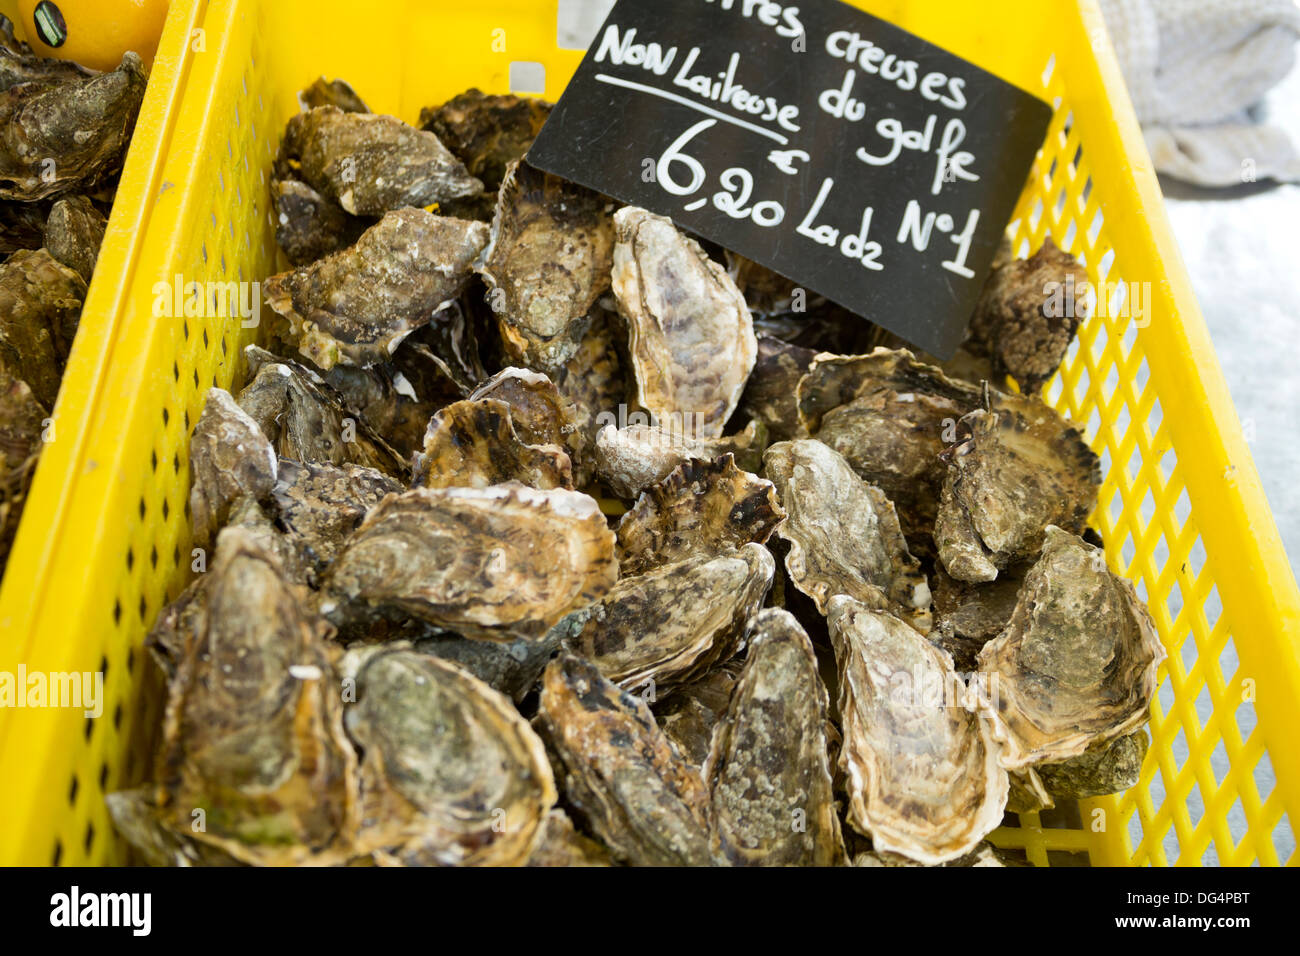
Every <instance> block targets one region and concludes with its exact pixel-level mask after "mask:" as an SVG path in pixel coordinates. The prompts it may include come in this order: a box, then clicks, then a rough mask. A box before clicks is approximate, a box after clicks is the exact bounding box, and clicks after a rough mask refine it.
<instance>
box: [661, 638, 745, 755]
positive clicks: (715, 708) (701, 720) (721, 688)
mask: <svg viewBox="0 0 1300 956" xmlns="http://www.w3.org/2000/svg"><path fill="white" fill-rule="evenodd" d="M740 667H741V664H740V661H739V658H734V657H733V658H732V659H731V660H730V661H727V662H724V663H722V664H719V665H717V666H716V667H714V668H713V669H712V670H710V671H709V672H708V673H707V674H705V675H704V676H703V677H701V678H700V679H699V680H694V681H691V682H690V683H689V684H683V685H682V686H680V687H677V688H675V689H674V690H673V692H672V693H671V694H670V695H669V696H668V697H667V698H664V699H662V700H659V701H656V702H655V703H653V704H652V705H651V708H652V709H653V710H654V714H655V720H656V721H658V723H659V726H660V727H661V728H662V729H663V732H664V733H665V734H667V735H668V739H669V740H671V741H672V742H673V744H674V745H675V746H676V747H677V750H678V751H679V752H680V753H681V755H682V756H683V757H685V758H686V759H687V760H689V761H690V762H691V763H692V764H694V765H695V766H697V767H703V766H704V761H705V760H707V759H708V757H709V748H710V747H711V746H712V743H713V728H714V727H716V726H717V724H718V721H719V720H720V719H721V718H722V715H723V714H724V713H725V712H726V710H727V704H729V703H730V702H731V692H732V689H733V688H734V687H735V686H736V680H737V678H738V677H739V675H740Z"/></svg>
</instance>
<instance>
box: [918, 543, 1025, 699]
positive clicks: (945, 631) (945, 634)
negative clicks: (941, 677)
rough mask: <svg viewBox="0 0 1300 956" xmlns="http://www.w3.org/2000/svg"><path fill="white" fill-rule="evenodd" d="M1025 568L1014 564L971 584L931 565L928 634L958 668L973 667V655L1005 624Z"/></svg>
mask: <svg viewBox="0 0 1300 956" xmlns="http://www.w3.org/2000/svg"><path fill="white" fill-rule="evenodd" d="M1027 570H1028V568H1027V567H1025V566H1021V565H1017V566H1016V567H1014V568H1011V569H1009V570H1008V571H1006V572H1003V573H1002V574H999V575H998V577H997V580H995V581H989V582H987V583H981V584H971V583H969V582H966V581H957V580H955V579H954V578H952V577H950V576H949V575H948V574H946V573H944V570H943V568H942V567H936V568H935V569H934V571H933V573H932V574H931V576H930V591H931V596H932V598H933V601H932V607H933V610H934V629H933V630H932V631H931V632H930V634H929V637H930V640H931V641H932V642H933V643H934V644H935V645H936V646H938V647H941V648H943V650H945V651H947V652H948V653H949V654H951V655H952V659H953V663H954V665H955V666H956V668H957V670H958V671H960V672H962V673H969V672H971V671H974V670H975V669H976V664H975V658H976V655H978V654H979V652H980V650H981V649H982V648H983V647H984V645H985V644H987V643H988V642H989V641H991V640H993V638H995V637H997V636H998V634H1000V633H1001V632H1002V629H1003V628H1004V627H1006V626H1007V622H1008V621H1009V620H1011V612H1012V611H1014V610H1015V609H1016V598H1017V597H1018V596H1019V594H1020V586H1021V584H1023V583H1024V580H1025V572H1026V571H1027Z"/></svg>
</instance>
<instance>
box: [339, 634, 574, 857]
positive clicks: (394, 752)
mask: <svg viewBox="0 0 1300 956" xmlns="http://www.w3.org/2000/svg"><path fill="white" fill-rule="evenodd" d="M342 673H343V676H344V678H345V679H347V678H351V679H353V680H354V681H355V687H356V701H355V703H352V704H350V705H349V707H348V711H347V717H346V721H345V723H346V727H347V732H348V734H349V735H350V736H351V738H352V740H353V741H355V742H356V745H357V747H358V749H359V751H360V753H361V760H360V763H359V766H358V770H357V773H358V779H359V783H360V797H359V801H360V802H359V817H360V827H359V833H358V837H357V839H358V845H359V847H360V848H361V849H363V850H366V851H368V852H373V853H375V855H376V861H377V862H380V863H397V864H401V865H406V866H428V865H438V866H453V865H461V866H511V865H522V864H523V863H524V862H526V861H527V860H528V858H529V857H530V856H531V855H532V852H533V849H534V848H535V847H536V845H537V842H538V840H539V838H540V837H541V834H542V825H543V823H544V821H545V819H546V814H547V812H548V811H549V810H550V808H551V807H552V806H554V804H555V799H556V792H555V781H554V779H553V777H552V775H551V767H550V764H549V763H548V762H547V759H546V751H545V750H544V748H543V747H542V742H541V740H539V739H538V738H537V735H536V734H535V733H534V732H533V730H532V728H531V727H529V726H528V723H527V722H526V721H525V720H524V719H523V718H522V717H520V716H519V713H518V712H517V711H516V710H515V708H514V705H513V704H511V702H510V701H509V700H508V699H507V698H505V697H504V696H502V695H501V694H499V693H497V692H496V691H494V690H493V689H492V688H490V687H488V686H487V685H486V684H484V683H483V682H482V681H480V680H479V679H478V678H476V677H474V676H473V675H471V674H470V673H469V672H468V671H466V670H463V669H462V668H460V667H459V666H457V665H456V664H453V663H451V662H449V661H445V660H441V659H439V658H437V657H433V656H431V655H429V654H422V653H420V652H418V651H415V650H412V649H410V648H408V647H401V646H397V647H393V646H384V647H369V648H362V649H359V650H355V651H349V652H348V655H347V656H346V657H345V658H344V660H343V666H342Z"/></svg>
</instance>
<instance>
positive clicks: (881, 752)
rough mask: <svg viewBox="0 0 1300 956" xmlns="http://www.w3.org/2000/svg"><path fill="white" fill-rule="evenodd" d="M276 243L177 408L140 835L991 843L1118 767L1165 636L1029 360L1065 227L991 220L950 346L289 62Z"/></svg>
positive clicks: (472, 113) (253, 851)
mask: <svg viewBox="0 0 1300 956" xmlns="http://www.w3.org/2000/svg"><path fill="white" fill-rule="evenodd" d="M301 102H302V105H303V110H302V112H300V113H299V114H298V115H296V116H294V117H293V119H292V120H291V121H290V122H289V125H288V129H287V130H286V134H285V137H284V141H283V146H282V149H281V152H280V155H279V158H278V159H277V162H276V167H275V181H274V184H273V187H272V188H273V190H274V195H275V199H276V205H277V210H278V215H279V220H278V221H279V241H280V245H281V247H282V249H283V251H284V254H285V256H286V257H287V259H288V260H289V262H290V263H292V264H293V268H292V269H290V270H289V271H286V272H284V273H282V274H280V275H276V276H273V277H272V278H271V279H270V280H269V281H268V282H267V284H266V290H267V297H268V300H269V302H270V303H271V305H272V306H273V308H274V311H275V313H276V314H277V316H278V317H279V320H280V321H278V322H277V324H276V325H275V327H274V328H270V329H266V330H264V333H265V334H264V336H263V343H264V346H265V347H250V348H249V349H248V353H247V360H248V369H249V374H248V384H247V385H246V386H245V387H244V388H243V389H242V391H240V392H239V393H238V395H231V394H229V393H227V392H224V391H222V390H220V389H213V390H212V391H211V392H210V393H209V395H208V399H207V405H206V408H205V410H204V412H203V415H202V418H201V419H200V420H199V422H198V423H197V425H196V427H195V429H194V435H193V440H192V444H191V452H190V473H191V476H192V481H193V485H192V491H191V497H190V512H191V515H190V516H191V519H192V523H193V529H194V535H195V539H196V543H197V544H198V546H199V547H200V548H201V549H203V550H202V551H201V552H200V553H201V554H203V555H209V557H207V558H206V564H205V567H204V571H203V573H201V574H199V575H198V577H197V578H196V579H195V581H194V582H193V584H192V585H191V586H190V587H189V588H188V589H187V590H186V591H185V592H184V593H183V594H182V595H181V597H180V598H179V599H178V600H177V601H176V602H175V603H173V604H172V605H171V606H170V607H169V608H167V609H166V610H165V611H164V612H163V614H162V616H161V618H160V620H159V621H158V624H157V626H156V628H155V630H154V631H153V633H152V635H151V637H150V639H149V645H150V647H151V648H152V650H153V651H154V652H155V655H156V657H157V659H158V661H159V662H160V664H161V666H162V668H163V670H164V672H165V674H166V677H167V682H168V695H167V703H166V711H165V717H164V721H163V727H162V734H161V736H162V745H161V750H160V752H159V753H158V757H157V763H156V767H155V772H154V779H153V781H152V782H151V783H150V784H149V785H147V786H145V787H143V788H141V789H138V790H133V791H126V792H122V793H117V794H114V795H112V796H111V797H110V798H109V799H110V805H111V809H112V812H113V815H114V819H115V820H116V823H117V826H118V828H119V829H120V830H121V831H122V833H124V834H125V835H126V836H127V837H128V838H129V839H130V840H131V841H132V842H133V843H134V844H135V845H136V846H137V847H138V848H139V850H140V851H141V853H142V855H143V857H144V858H145V859H146V860H148V861H150V862H154V863H172V864H182V865H186V864H318V865H356V864H379V865H428V864H435V865H455V864H466V865H479V864H518V865H522V864H528V865H540V866H556V865H609V864H631V865H677V864H682V865H706V864H719V865H797V864H811V865H837V864H846V863H856V864H859V865H885V866H895V865H914V864H921V865H944V864H960V865H1002V862H1003V860H1002V858H1001V857H1000V856H999V854H998V853H996V852H994V850H993V849H992V847H991V846H990V845H989V844H988V843H987V842H986V840H985V838H986V837H987V836H988V835H989V833H990V832H991V831H992V830H994V829H995V828H996V827H998V826H999V825H1000V823H1001V822H1002V820H1003V816H1004V813H1005V812H1006V811H1007V810H1008V809H1009V808H1010V809H1011V810H1013V811H1019V812H1023V811H1025V810H1029V809H1038V808H1043V807H1048V806H1051V805H1052V804H1053V802H1054V801H1056V800H1070V799H1074V798H1077V797H1082V796H1089V795H1095V794H1101V793H1108V792H1114V791H1116V790H1120V789H1124V788H1126V787H1128V786H1130V785H1132V784H1133V782H1134V781H1135V779H1136V774H1137V772H1138V768H1139V766H1140V764H1141V760H1142V756H1143V753H1144V750H1145V745H1146V737H1145V731H1144V730H1143V728H1142V725H1143V723H1144V722H1145V720H1146V718H1147V708H1148V705H1149V703H1150V699H1151V696H1152V693H1153V691H1154V689H1155V676H1156V669H1157V666H1158V665H1159V663H1160V661H1161V660H1162V658H1163V656H1164V652H1163V650H1162V648H1161V645H1160V643H1159V642H1158V640H1157V638H1156V635H1155V632H1154V630H1153V627H1152V624H1151V620H1150V618H1149V617H1148V615H1147V612H1146V610H1145V608H1144V607H1143V606H1142V604H1141V603H1140V602H1139V601H1138V599H1137V597H1136V595H1135V593H1134V590H1133V588H1132V586H1131V585H1130V584H1129V583H1128V582H1126V581H1124V580H1121V579H1120V578H1118V577H1116V576H1115V575H1113V574H1112V573H1111V572H1110V570H1109V569H1108V568H1107V565H1106V562H1105V559H1104V557H1103V554H1102V552H1101V551H1100V550H1099V548H1098V547H1097V544H1096V542H1095V541H1093V540H1089V539H1090V538H1091V537H1092V533H1091V532H1090V531H1088V529H1087V527H1086V520H1087V518H1088V516H1089V515H1090V514H1091V512H1092V511H1093V509H1094V507H1095V504H1096V495H1097V487H1098V484H1099V468H1098V460H1097V458H1096V456H1095V455H1094V454H1093V453H1092V451H1091V450H1090V449H1089V448H1088V446H1087V445H1086V444H1085V442H1084V441H1083V438H1082V436H1081V435H1080V433H1079V432H1078V430H1077V429H1076V428H1075V427H1074V426H1072V425H1071V424H1069V423H1068V422H1066V421H1063V420H1062V419H1061V418H1059V417H1058V416H1057V414H1056V413H1055V412H1054V411H1052V410H1051V409H1050V408H1048V407H1047V406H1046V405H1044V404H1043V403H1042V402H1041V401H1039V400H1038V399H1037V398H1031V397H1026V396H1025V395H1021V394H1017V393H1015V392H1013V391H1003V390H1001V389H999V388H996V387H995V384H996V383H1002V384H1004V385H1005V384H1006V383H1007V380H1008V379H1007V376H1008V375H1010V376H1014V377H1015V378H1016V379H1017V380H1018V381H1019V382H1020V383H1022V384H1024V385H1026V386H1027V390H1028V387H1035V388H1036V387H1037V386H1039V385H1041V384H1042V382H1043V381H1045V380H1046V379H1047V378H1048V377H1049V376H1050V375H1051V373H1052V371H1053V369H1055V367H1056V366H1057V364H1059V362H1060V360H1061V357H1062V354H1063V352H1064V350H1065V348H1066V346H1067V345H1068V343H1069V341H1070V339H1071V337H1072V336H1073V332H1074V327H1073V322H1074V320H1072V319H1053V318H1050V317H1049V316H1048V315H1047V314H1046V310H1044V308H1043V301H1044V294H1045V293H1044V281H1045V277H1046V278H1047V279H1048V280H1049V283H1048V284H1049V285H1050V282H1055V281H1065V276H1066V275H1067V274H1068V273H1069V271H1070V270H1071V269H1072V268H1074V267H1075V264H1074V262H1073V261H1072V260H1071V259H1070V258H1069V257H1067V256H1065V255H1063V254H1062V253H1061V252H1060V251H1059V250H1057V249H1055V247H1053V246H1050V244H1049V245H1048V246H1046V247H1045V248H1044V249H1043V250H1041V251H1040V252H1039V253H1038V254H1037V255H1035V256H1034V257H1033V258H1030V259H1027V260H1013V259H1011V258H1010V257H1007V258H1006V259H1005V261H1003V262H1001V263H1000V264H999V267H998V270H997V272H996V273H995V274H994V276H993V278H992V279H991V280H990V282H989V285H988V288H987V290H986V293H985V295H984V299H983V301H982V302H981V304H980V308H979V311H978V313H977V315H976V316H975V317H974V318H973V320H972V335H971V338H970V341H969V342H968V343H967V345H966V346H965V347H964V348H963V350H962V353H961V355H960V356H959V357H958V358H957V359H955V360H954V361H953V362H952V363H949V365H948V366H947V368H948V370H947V371H945V370H944V369H943V368H940V367H938V366H937V365H936V364H933V363H932V362H927V361H923V360H922V358H923V357H917V356H915V355H913V354H912V353H911V352H908V351H906V350H904V349H901V348H889V347H887V346H888V345H890V344H897V343H893V342H891V340H890V339H889V337H888V335H887V334H886V333H884V332H882V331H881V330H879V329H877V328H875V327H874V326H871V325H870V324H869V323H867V322H866V321H864V320H863V319H862V318H860V317H858V316H855V315H852V314H849V313H847V312H845V311H844V310H842V309H839V308H838V307H836V306H834V305H833V304H831V303H829V302H826V301H822V300H813V301H811V302H807V303H806V304H807V306H808V308H807V309H805V310H802V311H798V310H796V309H795V308H794V304H795V303H796V302H798V301H800V300H801V299H803V296H802V295H796V294H794V293H795V290H794V287H793V286H792V285H791V284H790V283H789V282H787V281H785V280H784V279H782V278H780V277H779V276H776V275H774V274H772V273H770V272H768V271H766V270H764V269H763V268H761V267H760V266H758V265H756V264H755V263H752V262H747V261H745V260H742V259H739V258H737V257H735V256H732V255H729V254H727V253H725V252H724V251H723V250H719V249H716V248H712V247H709V246H708V245H707V244H705V243H703V242H701V241H697V240H696V239H693V238H692V237H690V236H687V235H685V234H683V233H682V232H681V231H679V230H678V229H677V228H676V227H675V226H674V225H673V223H672V222H670V221H669V220H668V219H665V218H662V217H659V216H656V215H652V214H651V213H649V212H646V211H645V210H642V209H637V208H633V207H629V206H622V207H620V206H619V204H617V203H616V202H614V201H612V200H610V199H608V198H606V197H603V196H600V195H596V194H594V193H592V192H590V191H589V190H586V189H584V188H581V187H579V186H576V185H574V184H572V183H569V182H565V181H562V180H560V179H557V178H556V177H554V176H551V175H548V174H546V173H544V172H541V171H539V170H537V169H534V168H532V167H530V166H529V165H528V164H527V163H526V161H523V160H522V159H521V157H522V156H523V154H524V153H525V151H526V150H527V148H528V145H529V143H530V142H531V140H532V138H533V136H534V135H535V134H536V133H537V131H538V129H539V128H540V126H541V124H542V122H543V121H544V120H545V117H546V113H547V107H546V105H545V104H543V103H540V102H536V101H531V100H527V99H520V98H517V97H514V96H488V95H484V94H482V93H479V92H478V91H474V90H472V91H470V92H468V93H465V94H462V95H460V96H457V97H456V98H455V99H453V100H451V101H450V102H448V103H446V104H443V105H442V106H440V107H438V108H437V109H433V110H426V111H425V114H424V116H423V118H422V127H423V128H421V129H416V128H414V127H411V126H408V125H406V124H404V123H402V122H400V121H399V120H397V119H394V118H392V117H388V116H380V115H375V114H372V113H370V112H368V111H367V110H366V107H365V105H364V103H362V101H361V100H360V99H359V98H358V97H357V96H356V94H355V93H354V92H353V91H352V90H351V89H350V88H348V87H347V86H346V85H345V84H343V83H341V82H338V81H335V82H333V83H325V82H324V81H323V80H322V81H320V82H318V83H317V84H315V85H314V86H313V87H311V88H310V89H308V90H306V91H304V92H303V94H302V97H301Z"/></svg>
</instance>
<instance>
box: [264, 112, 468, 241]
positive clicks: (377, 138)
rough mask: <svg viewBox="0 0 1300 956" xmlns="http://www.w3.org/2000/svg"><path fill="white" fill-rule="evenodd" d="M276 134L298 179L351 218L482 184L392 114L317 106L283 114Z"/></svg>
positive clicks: (418, 203) (458, 193)
mask: <svg viewBox="0 0 1300 956" xmlns="http://www.w3.org/2000/svg"><path fill="white" fill-rule="evenodd" d="M284 136H285V143H284V147H283V149H284V152H285V153H286V154H287V155H288V156H290V157H292V158H294V159H296V160H297V161H298V164H299V167H298V171H299V178H301V179H302V180H303V181H304V182H305V183H307V185H309V186H311V187H312V188H313V189H315V190H316V191H317V192H319V193H321V194H322V195H324V196H327V197H329V198H330V199H331V200H333V201H335V202H337V203H338V204H339V205H340V206H341V207H343V209H344V210H345V211H346V212H350V213H352V214H353V215H356V216H382V215H383V214H384V213H386V212H390V211H392V210H395V209H402V208H403V207H407V206H428V205H430V204H431V203H435V202H438V201H440V200H444V199H455V198H457V197H459V196H473V195H475V194H476V193H479V192H481V191H482V190H483V184H482V183H481V182H479V180H477V179H475V178H474V177H473V176H471V175H469V173H468V172H466V170H465V167H464V165H463V164H462V163H461V161H460V160H458V159H457V158H456V157H455V156H453V155H452V154H451V153H450V152H449V151H448V150H447V148H446V147H445V146H443V145H442V142H441V141H440V140H439V139H438V137H437V136H435V135H433V134H432V133H428V132H425V131H424V130H418V129H415V128H414V127H412V126H408V125H406V124H405V123H403V122H402V121H401V120H399V119H397V118H396V117H393V116H383V115H377V114H374V113H354V112H344V111H343V110H341V109H339V108H338V107H336V106H319V107H316V108H314V109H309V110H307V111H306V112H304V113H298V114H296V115H295V116H293V117H291V118H290V120H289V124H288V126H286V127H285V131H284Z"/></svg>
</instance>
